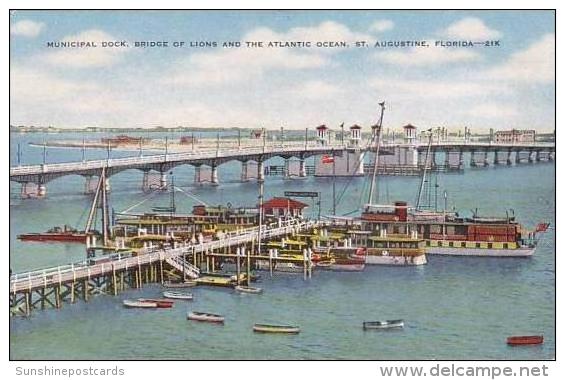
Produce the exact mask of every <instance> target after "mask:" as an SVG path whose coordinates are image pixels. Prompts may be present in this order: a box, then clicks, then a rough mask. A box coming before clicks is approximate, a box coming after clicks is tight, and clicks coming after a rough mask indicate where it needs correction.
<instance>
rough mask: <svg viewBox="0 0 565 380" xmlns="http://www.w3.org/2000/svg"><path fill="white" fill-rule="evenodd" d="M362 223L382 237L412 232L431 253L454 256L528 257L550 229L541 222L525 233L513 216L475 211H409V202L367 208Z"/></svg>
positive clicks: (546, 224)
mask: <svg viewBox="0 0 565 380" xmlns="http://www.w3.org/2000/svg"><path fill="white" fill-rule="evenodd" d="M361 223H362V229H363V230H372V231H378V232H379V233H380V236H391V234H396V233H401V234H402V233H404V234H405V233H412V234H414V236H416V237H418V238H419V240H421V241H423V242H424V249H425V251H427V253H428V254H430V255H452V256H493V257H529V256H531V255H532V254H533V253H534V252H535V250H536V246H537V243H538V241H539V237H540V235H539V234H540V233H543V232H545V231H546V230H547V229H548V228H549V224H548V223H540V224H538V225H537V226H536V228H535V230H534V231H526V230H525V229H524V227H523V226H521V225H520V224H519V223H517V222H516V220H515V217H514V216H510V215H508V216H506V217H479V216H478V213H477V211H475V212H474V213H473V216H472V217H469V218H465V217H461V216H459V215H458V214H457V213H455V212H449V213H446V212H432V211H425V212H423V211H420V210H410V211H409V207H408V206H407V204H406V202H395V204H394V205H393V206H389V205H386V206H377V207H368V208H367V209H366V210H365V212H364V213H363V214H362V216H361ZM369 255H370V253H369Z"/></svg>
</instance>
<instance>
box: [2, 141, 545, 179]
mask: <svg viewBox="0 0 565 380" xmlns="http://www.w3.org/2000/svg"><path fill="white" fill-rule="evenodd" d="M362 145H363V146H366V144H362ZM410 147H412V148H416V149H417V150H418V152H420V153H422V152H424V151H425V150H426V149H427V144H425V143H418V142H417V143H416V144H406V143H390V142H385V143H383V145H382V151H381V152H382V154H392V153H391V151H393V150H394V149H395V148H410ZM344 149H345V150H349V151H351V150H354V149H359V148H358V147H353V146H349V145H343V144H342V143H334V144H332V145H319V144H317V145H315V144H314V143H312V144H311V145H308V143H306V142H300V143H286V144H285V145H284V146H282V145H281V144H270V145H263V146H259V147H257V146H248V147H240V148H237V149H233V148H228V149H220V148H215V149H206V150H197V151H191V152H185V153H170V154H156V155H149V156H137V157H126V158H110V159H105V160H88V161H79V162H65V163H54V164H40V165H25V166H17V167H12V168H10V180H11V181H15V182H20V183H26V182H32V183H47V182H49V181H50V180H52V179H55V178H58V177H61V176H64V175H70V174H77V175H83V176H97V175H99V174H100V171H101V170H102V168H103V167H105V168H106V173H107V175H108V176H111V175H113V174H115V173H118V172H120V171H123V170H127V169H139V170H143V171H149V170H155V171H158V172H161V173H166V172H167V171H169V170H171V169H172V168H174V167H176V166H179V165H185V164H189V165H194V166H201V165H207V166H210V167H212V168H214V169H215V168H216V167H217V166H218V165H221V164H223V163H225V162H228V161H232V160H238V161H242V162H247V161H255V162H258V163H263V162H264V161H266V160H268V159H269V158H272V157H276V156H279V157H282V158H285V159H288V158H291V157H297V158H299V159H300V160H302V161H303V160H304V159H305V158H307V157H311V156H315V155H322V154H336V155H341V154H342V152H343V150H344ZM431 149H432V151H434V152H437V151H445V152H448V151H458V152H474V151H483V152H492V151H500V152H521V151H524V152H548V153H552V152H555V144H554V143H539V142H538V143H490V142H473V141H439V142H433V143H432V146H431Z"/></svg>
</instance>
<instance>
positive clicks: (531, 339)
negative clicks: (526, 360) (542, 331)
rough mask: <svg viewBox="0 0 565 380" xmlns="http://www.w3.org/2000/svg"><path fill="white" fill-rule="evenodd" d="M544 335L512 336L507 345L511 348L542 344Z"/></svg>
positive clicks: (507, 340)
mask: <svg viewBox="0 0 565 380" xmlns="http://www.w3.org/2000/svg"><path fill="white" fill-rule="evenodd" d="M542 343H543V335H529V336H510V337H508V338H507V339H506V344H509V345H511V346H522V345H526V344H542Z"/></svg>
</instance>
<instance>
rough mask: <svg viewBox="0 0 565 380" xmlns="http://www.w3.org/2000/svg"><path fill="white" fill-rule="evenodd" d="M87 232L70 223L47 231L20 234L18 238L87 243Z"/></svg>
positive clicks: (23, 239)
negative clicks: (73, 226) (71, 225)
mask: <svg viewBox="0 0 565 380" xmlns="http://www.w3.org/2000/svg"><path fill="white" fill-rule="evenodd" d="M86 236H87V235H86V233H85V232H84V231H78V230H76V229H75V228H72V227H70V226H68V225H64V226H62V227H53V228H50V229H49V230H47V232H37V233H36V232H32V233H27V234H21V235H18V239H20V240H22V241H41V242H45V241H47V242H65V243H82V244H86Z"/></svg>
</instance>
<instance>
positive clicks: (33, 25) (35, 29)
mask: <svg viewBox="0 0 565 380" xmlns="http://www.w3.org/2000/svg"><path fill="white" fill-rule="evenodd" d="M44 28H45V24H44V23H42V22H35V21H31V20H21V21H18V22H15V23H13V24H12V25H10V34H13V35H14V36H23V37H37V36H39V34H40V33H41V31H42V30H43V29H44Z"/></svg>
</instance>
